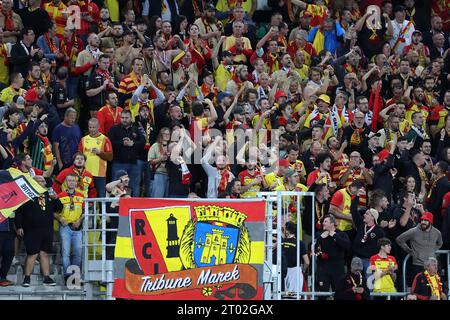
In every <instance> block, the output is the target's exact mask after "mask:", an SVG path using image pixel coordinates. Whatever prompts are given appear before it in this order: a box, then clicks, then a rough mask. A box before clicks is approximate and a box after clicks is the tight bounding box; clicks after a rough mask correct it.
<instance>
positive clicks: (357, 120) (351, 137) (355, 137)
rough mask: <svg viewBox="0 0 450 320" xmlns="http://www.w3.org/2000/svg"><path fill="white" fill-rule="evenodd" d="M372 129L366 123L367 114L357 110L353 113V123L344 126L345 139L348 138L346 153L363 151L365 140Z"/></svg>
mask: <svg viewBox="0 0 450 320" xmlns="http://www.w3.org/2000/svg"><path fill="white" fill-rule="evenodd" d="M369 133H370V129H369V127H368V126H367V124H366V123H365V115H364V113H362V112H360V111H356V112H355V114H354V115H353V121H352V122H351V124H350V125H349V126H347V127H345V128H344V134H343V139H344V140H347V142H348V146H347V148H346V150H345V151H346V153H350V152H352V151H359V152H361V150H362V148H363V146H364V142H365V141H367V137H368V136H369Z"/></svg>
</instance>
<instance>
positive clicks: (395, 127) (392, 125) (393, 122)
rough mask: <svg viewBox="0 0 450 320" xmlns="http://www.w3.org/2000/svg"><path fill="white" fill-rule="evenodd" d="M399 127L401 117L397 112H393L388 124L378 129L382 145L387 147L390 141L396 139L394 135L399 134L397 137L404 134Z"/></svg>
mask: <svg viewBox="0 0 450 320" xmlns="http://www.w3.org/2000/svg"><path fill="white" fill-rule="evenodd" d="M399 127H400V118H399V116H398V115H397V114H396V113H394V112H392V113H391V114H389V117H388V120H387V126H386V127H384V128H383V129H380V130H379V131H378V133H379V134H380V146H381V147H383V148H385V147H386V146H387V144H388V142H389V141H392V140H393V139H394V135H397V139H398V138H400V137H401V136H403V134H402V133H401V132H400V130H399Z"/></svg>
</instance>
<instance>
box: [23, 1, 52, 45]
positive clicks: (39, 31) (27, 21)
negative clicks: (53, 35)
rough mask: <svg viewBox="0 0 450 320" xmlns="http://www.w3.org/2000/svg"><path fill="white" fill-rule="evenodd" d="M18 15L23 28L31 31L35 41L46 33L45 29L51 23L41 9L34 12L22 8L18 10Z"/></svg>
mask: <svg viewBox="0 0 450 320" xmlns="http://www.w3.org/2000/svg"><path fill="white" fill-rule="evenodd" d="M18 14H19V16H20V17H21V18H22V22H23V26H24V27H29V28H31V29H33V31H34V33H35V34H36V39H37V38H39V37H40V36H42V35H43V34H44V33H45V32H47V28H48V27H49V26H50V23H51V21H50V17H49V16H48V13H47V11H45V10H44V9H41V8H38V9H36V10H34V11H29V10H28V8H23V9H21V10H19V12H18Z"/></svg>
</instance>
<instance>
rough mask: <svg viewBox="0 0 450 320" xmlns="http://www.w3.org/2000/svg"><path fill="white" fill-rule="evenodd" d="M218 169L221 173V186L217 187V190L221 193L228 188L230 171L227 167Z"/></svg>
mask: <svg viewBox="0 0 450 320" xmlns="http://www.w3.org/2000/svg"><path fill="white" fill-rule="evenodd" d="M217 170H218V171H219V174H220V183H219V187H218V188H217V191H218V192H219V193H221V192H225V191H226V189H227V184H228V181H229V180H230V171H229V170H228V168H227V167H225V168H224V169H222V170H220V169H219V168H217Z"/></svg>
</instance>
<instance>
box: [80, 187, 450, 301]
mask: <svg viewBox="0 0 450 320" xmlns="http://www.w3.org/2000/svg"><path fill="white" fill-rule="evenodd" d="M306 197H310V200H311V201H312V204H314V201H315V198H314V193H313V192H288V191H277V192H260V193H258V198H262V199H264V200H265V203H266V223H265V236H264V240H265V243H264V248H265V259H264V271H263V288H264V299H265V300H281V299H283V298H288V299H296V300H299V299H313V300H314V299H316V298H317V297H331V296H333V294H334V293H333V292H331V291H330V292H317V291H315V281H316V271H317V270H316V256H315V252H314V239H315V238H316V235H315V232H316V231H315V222H314V221H315V206H314V205H312V206H311V208H312V210H311V212H310V214H311V221H312V223H311V228H312V229H311V238H312V239H311V240H312V243H313V244H312V245H311V255H310V257H311V261H310V272H309V274H306V276H305V278H304V279H302V277H301V276H297V277H294V279H295V285H294V288H295V290H294V292H292V291H289V292H288V291H286V290H283V287H284V286H283V281H284V280H285V279H283V270H282V269H283V263H285V261H283V258H282V251H283V248H282V241H283V239H284V237H283V236H284V233H285V230H284V224H285V223H286V222H287V221H293V222H295V223H296V225H297V234H296V255H297V256H296V261H297V265H296V268H295V269H296V270H297V271H299V270H302V269H301V268H302V257H301V255H300V241H301V240H302V238H303V234H302V228H301V223H302V213H303V212H304V208H303V207H302V205H303V204H302V200H303V199H304V198H306ZM177 200H184V201H194V202H195V201H205V199H177ZM206 200H207V201H211V202H214V201H220V202H245V201H246V199H216V200H214V199H206ZM117 201H119V199H118V198H91V199H86V200H85V207H84V215H85V223H84V224H83V266H82V268H83V270H82V272H83V280H84V285H85V290H86V298H87V299H92V298H93V297H94V295H96V294H97V295H98V294H101V292H100V293H99V292H96V290H97V289H96V288H98V287H99V285H103V286H105V287H106V290H105V292H104V293H103V294H102V296H104V299H108V300H109V299H114V298H113V297H112V290H113V283H114V278H115V274H114V264H113V260H109V259H108V258H110V257H107V252H108V251H110V250H112V251H113V250H114V247H115V241H114V243H107V235H108V233H109V234H110V235H114V234H117V231H118V229H117V226H116V227H111V226H110V225H111V223H108V221H111V219H115V218H118V213H109V212H107V211H108V210H106V208H107V205H108V204H110V203H113V202H117ZM107 248H108V249H107ZM274 250H276V256H275V257H274V254H273V252H274ZM437 254H438V255H446V262H447V263H446V269H447V277H448V275H449V274H450V273H449V272H450V251H449V250H439V251H437ZM274 258H275V259H274ZM408 259H409V255H408V256H407V257H406V258H405V260H404V263H403V266H402V270H403V287H404V288H407V284H406V264H407V261H408ZM274 260H275V261H274ZM300 272H301V271H300ZM303 281H307V283H308V284H309V285H308V288H310V289H311V291H308V292H303V290H302V286H303ZM447 287H448V290H449V291H448V292H450V282H449V281H447ZM290 288H292V282H291V286H290ZM97 291H98V290H97ZM408 294H409V292H406V291H405V292H394V293H373V292H371V297H386V298H387V299H388V300H390V299H391V298H392V297H403V298H404V297H406V296H407V295H408Z"/></svg>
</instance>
